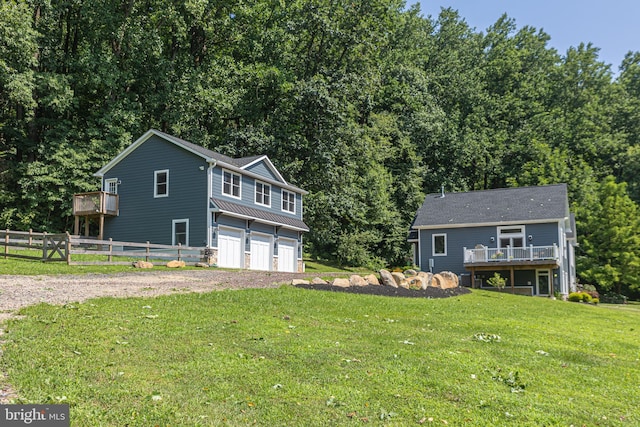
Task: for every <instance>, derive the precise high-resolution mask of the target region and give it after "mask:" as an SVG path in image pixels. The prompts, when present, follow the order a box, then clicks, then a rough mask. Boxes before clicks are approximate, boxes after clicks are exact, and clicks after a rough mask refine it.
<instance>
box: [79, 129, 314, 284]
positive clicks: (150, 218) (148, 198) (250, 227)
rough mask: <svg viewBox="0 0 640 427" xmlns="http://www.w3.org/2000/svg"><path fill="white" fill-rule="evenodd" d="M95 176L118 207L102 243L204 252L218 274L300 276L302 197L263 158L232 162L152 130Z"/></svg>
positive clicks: (107, 219)
mask: <svg viewBox="0 0 640 427" xmlns="http://www.w3.org/2000/svg"><path fill="white" fill-rule="evenodd" d="M95 175H96V176H98V177H100V178H101V179H102V193H103V194H104V195H106V196H108V197H107V200H108V199H109V197H111V198H113V199H114V200H115V201H114V202H113V203H112V204H114V203H115V204H117V208H112V210H111V212H112V214H110V215H105V216H104V219H102V220H101V222H104V231H103V233H102V232H101V234H104V238H110V237H111V238H113V239H114V240H118V241H128V242H146V241H150V242H151V243H160V244H173V245H177V244H179V243H180V244H182V245H186V246H196V247H206V248H209V249H210V253H211V254H212V255H211V258H212V261H213V262H215V263H216V264H217V265H218V266H220V267H231V268H249V269H255V270H277V271H292V272H293V271H302V269H303V263H302V245H303V241H302V234H303V233H304V232H305V231H309V228H308V227H307V226H306V225H305V223H304V222H303V220H302V197H303V195H305V194H307V192H306V191H304V190H302V189H300V188H298V187H296V186H294V185H291V184H289V183H288V182H287V181H286V180H285V179H284V178H283V177H282V175H280V173H279V172H278V170H277V169H276V168H275V167H274V166H273V164H272V163H271V161H270V160H269V159H268V158H267V156H255V157H245V158H239V159H234V158H231V157H228V156H224V155H222V154H219V153H216V152H214V151H211V150H208V149H206V148H204V147H201V146H198V145H196V144H192V143H191V142H188V141H184V140H182V139H179V138H176V137H174V136H171V135H167V134H166V133H163V132H159V131H157V130H153V129H152V130H149V131H148V132H146V133H145V134H144V135H143V136H142V137H140V138H139V139H138V140H137V141H135V142H134V143H133V144H131V145H130V146H129V147H127V148H126V149H125V150H124V151H122V152H121V153H120V154H118V155H117V156H116V157H115V158H114V159H113V160H111V161H110V162H109V163H107V164H106V165H105V166H104V167H103V168H102V169H100V170H99V171H98V172H96V174H95ZM107 204H108V202H107ZM114 206H116V205H114ZM76 227H77V226H76ZM101 230H102V227H101Z"/></svg>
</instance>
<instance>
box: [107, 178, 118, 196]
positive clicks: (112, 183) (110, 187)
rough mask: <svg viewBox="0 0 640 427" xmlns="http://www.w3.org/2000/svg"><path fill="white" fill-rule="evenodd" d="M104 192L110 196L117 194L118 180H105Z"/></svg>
mask: <svg viewBox="0 0 640 427" xmlns="http://www.w3.org/2000/svg"><path fill="white" fill-rule="evenodd" d="M104 191H106V192H107V193H111V194H118V178H109V179H105V180H104Z"/></svg>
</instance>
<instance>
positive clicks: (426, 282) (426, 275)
mask: <svg viewBox="0 0 640 427" xmlns="http://www.w3.org/2000/svg"><path fill="white" fill-rule="evenodd" d="M418 277H420V278H422V284H423V288H422V289H427V288H428V287H429V286H431V279H432V278H433V273H430V272H425V271H420V272H419V273H418Z"/></svg>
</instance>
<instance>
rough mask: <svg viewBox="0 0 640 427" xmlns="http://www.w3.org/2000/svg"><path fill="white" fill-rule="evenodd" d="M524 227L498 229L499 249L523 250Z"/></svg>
mask: <svg viewBox="0 0 640 427" xmlns="http://www.w3.org/2000/svg"><path fill="white" fill-rule="evenodd" d="M524 236H525V233H524V225H515V226H504V227H498V248H506V247H507V246H508V247H510V248H523V247H524Z"/></svg>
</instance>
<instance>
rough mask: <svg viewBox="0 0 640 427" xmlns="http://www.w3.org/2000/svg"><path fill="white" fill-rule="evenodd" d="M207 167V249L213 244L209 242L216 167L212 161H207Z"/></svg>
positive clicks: (211, 230)
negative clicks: (214, 169) (214, 170)
mask: <svg viewBox="0 0 640 427" xmlns="http://www.w3.org/2000/svg"><path fill="white" fill-rule="evenodd" d="M207 162H208V163H209V167H208V168H207V204H206V205H205V206H206V207H207V208H206V209H205V212H206V215H207V221H206V222H205V224H207V227H206V230H207V248H211V246H212V245H213V242H212V241H211V233H212V232H213V224H212V223H211V208H210V206H211V197H213V193H212V191H213V168H215V167H216V161H215V160H214V159H207Z"/></svg>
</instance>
